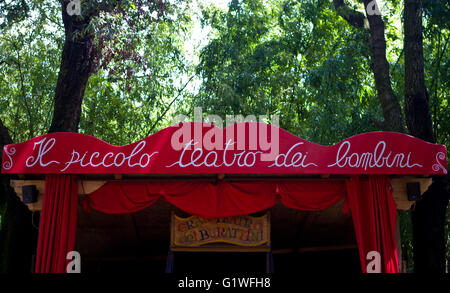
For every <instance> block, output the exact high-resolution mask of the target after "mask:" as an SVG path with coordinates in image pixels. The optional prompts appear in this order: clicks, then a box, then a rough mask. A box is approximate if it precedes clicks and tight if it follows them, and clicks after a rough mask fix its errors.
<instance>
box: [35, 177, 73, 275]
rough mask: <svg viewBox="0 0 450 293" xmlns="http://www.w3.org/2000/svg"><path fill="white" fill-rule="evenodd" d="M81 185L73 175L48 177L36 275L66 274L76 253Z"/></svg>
mask: <svg viewBox="0 0 450 293" xmlns="http://www.w3.org/2000/svg"><path fill="white" fill-rule="evenodd" d="M77 207H78V184H77V182H76V180H75V177H73V176H71V175H47V177H46V179H45V194H44V201H43V205H42V211H41V220H40V226H39V240H38V248H37V256H36V269H35V271H36V273H64V272H65V271H66V264H67V260H66V256H67V253H68V252H69V251H72V250H74V246H75V235H76V229H77Z"/></svg>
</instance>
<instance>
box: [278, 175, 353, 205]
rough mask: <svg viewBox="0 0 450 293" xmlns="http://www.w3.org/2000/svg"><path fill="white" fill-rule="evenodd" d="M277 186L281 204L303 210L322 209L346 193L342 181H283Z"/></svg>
mask: <svg viewBox="0 0 450 293" xmlns="http://www.w3.org/2000/svg"><path fill="white" fill-rule="evenodd" d="M278 188H279V193H280V196H281V202H282V203H283V205H285V206H286V207H288V208H293V209H298V210H303V211H318V210H323V209H325V208H327V207H329V206H331V205H333V204H335V203H337V202H338V201H339V200H341V199H343V198H344V197H345V194H346V186H345V182H344V181H297V182H295V181H285V182H282V183H280V184H278Z"/></svg>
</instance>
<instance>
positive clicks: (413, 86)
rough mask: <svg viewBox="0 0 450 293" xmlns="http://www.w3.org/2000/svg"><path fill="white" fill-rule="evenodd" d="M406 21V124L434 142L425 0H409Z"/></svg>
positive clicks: (425, 138) (412, 131)
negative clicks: (424, 28)
mask: <svg viewBox="0 0 450 293" xmlns="http://www.w3.org/2000/svg"><path fill="white" fill-rule="evenodd" d="M404 22H405V24H404V29H405V39H404V52H405V116H406V125H407V126H408V130H409V133H410V134H412V135H414V136H415V137H418V138H420V139H423V140H425V141H428V142H432V143H434V142H435V138H434V135H433V127H432V121H431V115H430V107H429V103H428V100H429V99H428V92H427V88H426V86H425V75H424V67H423V62H424V60H423V44H422V1H421V0H405V10H404Z"/></svg>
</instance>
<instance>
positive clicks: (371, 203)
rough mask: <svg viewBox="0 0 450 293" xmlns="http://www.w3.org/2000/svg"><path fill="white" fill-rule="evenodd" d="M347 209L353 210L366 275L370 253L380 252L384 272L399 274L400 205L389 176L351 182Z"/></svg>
mask: <svg viewBox="0 0 450 293" xmlns="http://www.w3.org/2000/svg"><path fill="white" fill-rule="evenodd" d="M347 193H348V194H347V201H346V206H347V207H348V208H349V209H350V210H351V214H352V218H353V225H354V227H355V233H356V240H357V242H358V249H359V256H360V260H361V267H362V271H363V272H364V273H365V272H366V267H367V264H368V263H369V262H370V261H371V259H369V260H367V259H366V258H367V253H368V252H370V251H376V252H379V253H380V255H381V272H382V273H398V258H397V246H396V242H395V217H396V204H395V201H394V198H393V197H392V193H391V191H390V180H389V178H388V177H387V176H369V179H368V180H360V179H359V177H357V176H354V177H353V178H352V180H351V181H347Z"/></svg>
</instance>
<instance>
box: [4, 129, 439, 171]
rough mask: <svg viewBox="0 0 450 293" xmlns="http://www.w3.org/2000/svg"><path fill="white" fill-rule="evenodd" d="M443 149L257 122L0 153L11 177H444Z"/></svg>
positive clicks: (55, 138)
mask: <svg viewBox="0 0 450 293" xmlns="http://www.w3.org/2000/svg"><path fill="white" fill-rule="evenodd" d="M446 154H447V151H446V147H445V146H444V145H436V144H431V143H428V142H425V141H423V140H420V139H417V138H414V137H412V136H409V135H405V134H401V133H395V132H369V133H363V134H359V135H356V136H352V137H350V138H347V139H345V140H343V141H341V142H339V143H337V144H335V145H332V146H322V145H318V144H315V143H311V142H309V141H306V140H304V139H301V138H299V137H297V136H295V135H293V134H291V133H289V132H287V131H285V130H283V129H280V128H278V127H275V126H272V125H268V124H265V123H259V122H245V123H244V122H243V123H236V124H233V125H231V126H228V127H226V128H224V129H220V128H217V127H216V126H213V125H211V124H208V123H201V122H188V123H181V124H178V125H174V126H170V127H168V128H165V129H163V130H161V131H159V132H157V133H155V134H153V135H151V136H149V137H147V138H144V139H142V140H140V141H138V142H135V143H132V144H129V145H125V146H113V145H110V144H108V143H106V142H104V141H102V140H100V139H97V138H95V137H92V136H89V135H85V134H79V133H62V132H60V133H50V134H46V135H42V136H38V137H35V138H32V139H30V140H28V141H26V142H23V143H19V144H12V145H6V146H5V147H4V149H3V161H2V173H5V174H6V173H9V174H13V173H14V174H62V173H66V174H94V173H97V174H210V173H228V174H237V173H248V174H418V175H420V174H424V175H431V174H446V173H447V158H446Z"/></svg>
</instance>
